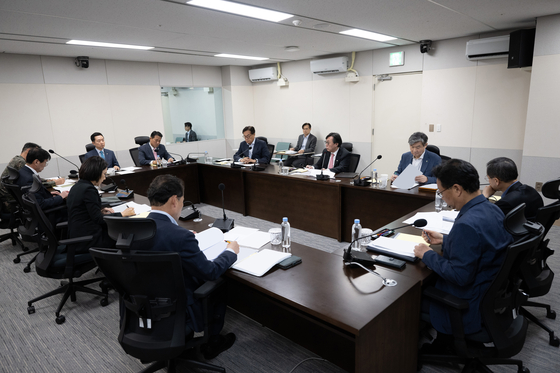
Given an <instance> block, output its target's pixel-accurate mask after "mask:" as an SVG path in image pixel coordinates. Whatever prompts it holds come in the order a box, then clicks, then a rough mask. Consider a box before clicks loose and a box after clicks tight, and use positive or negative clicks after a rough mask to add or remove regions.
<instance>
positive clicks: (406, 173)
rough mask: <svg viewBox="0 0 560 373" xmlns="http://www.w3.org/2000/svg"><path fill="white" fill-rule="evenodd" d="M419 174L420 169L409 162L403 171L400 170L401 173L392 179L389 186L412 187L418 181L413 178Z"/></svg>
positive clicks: (420, 173)
mask: <svg viewBox="0 0 560 373" xmlns="http://www.w3.org/2000/svg"><path fill="white" fill-rule="evenodd" d="M420 175H422V172H420V170H419V169H417V168H416V167H414V166H412V163H411V164H409V165H408V166H407V167H406V168H405V169H404V170H403V172H401V174H400V175H399V176H398V177H397V178H396V179H395V181H393V183H392V184H391V187H392V188H400V189H412V188H414V187H415V186H416V185H418V183H417V182H416V181H414V178H415V177H416V176H420Z"/></svg>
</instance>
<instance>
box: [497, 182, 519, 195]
mask: <svg viewBox="0 0 560 373" xmlns="http://www.w3.org/2000/svg"><path fill="white" fill-rule="evenodd" d="M518 182H519V180H517V181H516V182H515V183H512V184H511V185H510V186H508V188H507V189H506V190H505V191H504V192H503V193H502V197H501V198H504V196H505V195H506V194H507V192H509V188H511V187H512V186H514V185H515V184H517V183H518Z"/></svg>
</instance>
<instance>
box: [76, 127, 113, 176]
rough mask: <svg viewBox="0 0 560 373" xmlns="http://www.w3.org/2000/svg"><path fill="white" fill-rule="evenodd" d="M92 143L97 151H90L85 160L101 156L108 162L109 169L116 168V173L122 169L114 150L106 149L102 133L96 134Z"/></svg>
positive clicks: (92, 138)
mask: <svg viewBox="0 0 560 373" xmlns="http://www.w3.org/2000/svg"><path fill="white" fill-rule="evenodd" d="M90 138H91V143H92V144H93V145H94V146H95V149H92V150H90V151H89V152H87V153H86V155H85V156H84V160H86V159H88V158H91V157H95V156H99V157H101V158H103V159H104V160H105V162H107V167H109V168H111V167H112V168H114V169H115V171H118V170H120V169H121V166H120V165H119V162H118V161H117V157H115V153H114V152H113V151H112V150H109V149H105V137H103V135H102V134H101V133H100V132H94V133H93V134H92V135H91V136H90Z"/></svg>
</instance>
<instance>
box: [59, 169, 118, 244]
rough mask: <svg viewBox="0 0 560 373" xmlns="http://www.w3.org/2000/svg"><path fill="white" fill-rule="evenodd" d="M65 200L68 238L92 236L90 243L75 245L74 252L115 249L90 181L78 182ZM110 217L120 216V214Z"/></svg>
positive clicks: (94, 189) (97, 194)
mask: <svg viewBox="0 0 560 373" xmlns="http://www.w3.org/2000/svg"><path fill="white" fill-rule="evenodd" d="M66 199H67V201H66V204H67V206H68V238H75V237H81V236H89V235H92V236H93V239H92V240H91V242H83V243H80V244H77V246H76V251H78V252H80V251H81V252H85V251H87V250H88V249H89V248H90V247H102V248H112V247H115V241H114V240H112V239H111V238H110V237H109V234H108V233H107V224H106V223H105V221H104V220H103V214H102V213H101V197H99V193H98V192H97V188H96V187H94V186H93V184H92V183H91V182H90V181H87V180H78V182H77V183H76V184H74V186H73V187H72V189H70V193H69V194H68V197H67V198H66ZM111 215H113V216H122V215H121V213H115V214H111Z"/></svg>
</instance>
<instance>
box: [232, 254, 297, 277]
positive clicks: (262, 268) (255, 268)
mask: <svg viewBox="0 0 560 373" xmlns="http://www.w3.org/2000/svg"><path fill="white" fill-rule="evenodd" d="M290 256H292V254H291V253H283V252H280V251H274V250H270V249H264V250H261V251H259V252H257V253H254V254H253V255H250V256H249V257H247V258H245V259H243V260H241V261H239V260H238V261H237V262H235V264H234V265H233V266H232V267H231V268H233V269H237V270H238V271H241V272H245V273H248V274H250V275H253V276H258V277H260V276H262V275H264V274H265V273H266V272H268V271H269V270H270V269H271V268H272V267H274V266H275V265H276V264H278V263H280V262H281V261H283V260H284V259H286V258H289V257H290Z"/></svg>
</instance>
